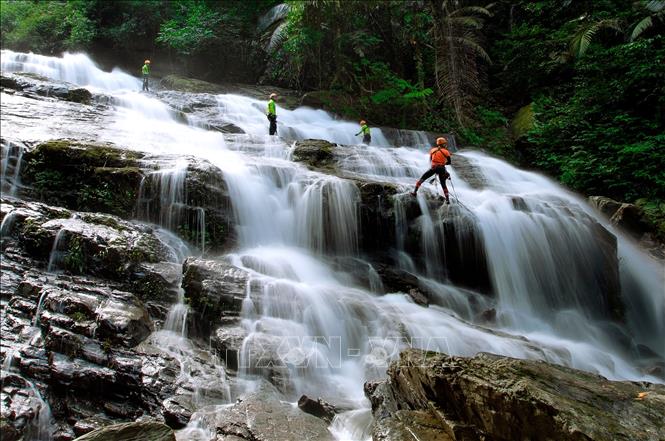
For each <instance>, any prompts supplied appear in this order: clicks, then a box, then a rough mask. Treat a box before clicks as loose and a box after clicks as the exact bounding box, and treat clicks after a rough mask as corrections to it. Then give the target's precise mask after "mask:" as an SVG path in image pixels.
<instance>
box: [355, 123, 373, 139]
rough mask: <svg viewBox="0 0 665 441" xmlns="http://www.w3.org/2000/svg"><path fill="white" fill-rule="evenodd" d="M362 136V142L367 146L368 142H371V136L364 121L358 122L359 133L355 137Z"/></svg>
mask: <svg viewBox="0 0 665 441" xmlns="http://www.w3.org/2000/svg"><path fill="white" fill-rule="evenodd" d="M361 133H362V134H363V142H364V143H365V144H367V145H369V143H370V142H372V135H370V133H369V126H368V125H367V123H366V122H365V120H362V121H360V132H358V133H356V136H358V135H360V134H361Z"/></svg>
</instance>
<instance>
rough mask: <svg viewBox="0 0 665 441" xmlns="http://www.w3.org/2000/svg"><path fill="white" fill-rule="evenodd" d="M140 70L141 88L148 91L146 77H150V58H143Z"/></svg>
mask: <svg viewBox="0 0 665 441" xmlns="http://www.w3.org/2000/svg"><path fill="white" fill-rule="evenodd" d="M141 72H143V90H145V91H146V92H149V90H148V77H150V60H145V62H144V63H143V67H142V68H141Z"/></svg>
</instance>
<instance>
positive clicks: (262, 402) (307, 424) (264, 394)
mask: <svg viewBox="0 0 665 441" xmlns="http://www.w3.org/2000/svg"><path fill="white" fill-rule="evenodd" d="M282 399H283V397H281V395H279V394H278V393H277V392H276V391H275V390H274V389H273V388H271V387H267V386H264V387H262V388H261V389H260V390H259V391H257V392H255V393H252V394H250V395H246V396H244V397H241V398H240V399H239V400H238V402H237V403H236V404H234V405H233V406H231V407H227V406H225V407H223V408H221V409H220V408H219V407H218V406H212V407H209V408H203V409H201V410H200V411H198V412H197V413H196V414H194V417H193V418H197V417H198V418H202V419H203V420H204V421H205V422H206V423H207V425H208V426H210V427H213V428H214V430H215V432H216V433H217V436H218V437H221V438H218V439H222V440H234V441H242V440H244V441H283V440H296V439H297V440H302V441H332V440H334V439H335V438H334V437H333V436H332V434H331V433H330V432H329V431H328V424H327V423H326V422H325V421H324V420H322V419H320V418H317V417H315V416H313V415H309V414H307V413H305V412H303V411H302V410H300V409H299V408H297V407H295V406H292V405H291V404H289V403H288V402H284V401H282Z"/></svg>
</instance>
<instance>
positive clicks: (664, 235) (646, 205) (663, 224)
mask: <svg viewBox="0 0 665 441" xmlns="http://www.w3.org/2000/svg"><path fill="white" fill-rule="evenodd" d="M635 203H636V204H637V206H638V207H640V208H641V209H642V211H643V212H644V215H645V217H646V218H647V220H648V221H649V222H650V223H651V224H652V225H655V227H656V231H655V234H656V237H657V238H658V239H660V240H661V241H663V242H665V199H646V198H641V199H638V200H637V201H635Z"/></svg>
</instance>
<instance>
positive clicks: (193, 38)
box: [156, 1, 228, 55]
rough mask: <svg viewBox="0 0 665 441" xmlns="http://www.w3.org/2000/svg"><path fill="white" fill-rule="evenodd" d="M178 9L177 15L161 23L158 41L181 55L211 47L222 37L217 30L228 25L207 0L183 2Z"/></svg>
mask: <svg viewBox="0 0 665 441" xmlns="http://www.w3.org/2000/svg"><path fill="white" fill-rule="evenodd" d="M177 10H178V12H177V13H176V15H175V17H173V18H172V19H170V20H168V21H166V22H164V23H162V24H161V26H160V30H159V34H158V35H157V39H156V41H157V42H159V43H164V44H165V45H167V46H168V47H170V48H172V49H174V50H175V51H176V52H177V53H179V54H181V55H192V54H196V53H197V52H201V51H203V50H205V49H206V48H208V47H210V46H211V45H212V44H214V43H215V42H217V41H218V39H219V38H220V36H219V35H218V31H217V30H218V29H220V28H221V29H226V28H227V26H228V23H225V25H224V26H221V22H222V18H223V17H222V15H221V14H220V13H219V12H217V11H214V10H212V9H211V8H210V7H209V6H208V5H207V4H206V3H205V2H200V1H191V2H185V3H181V4H180V7H179V8H177ZM224 18H227V20H228V17H224Z"/></svg>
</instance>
